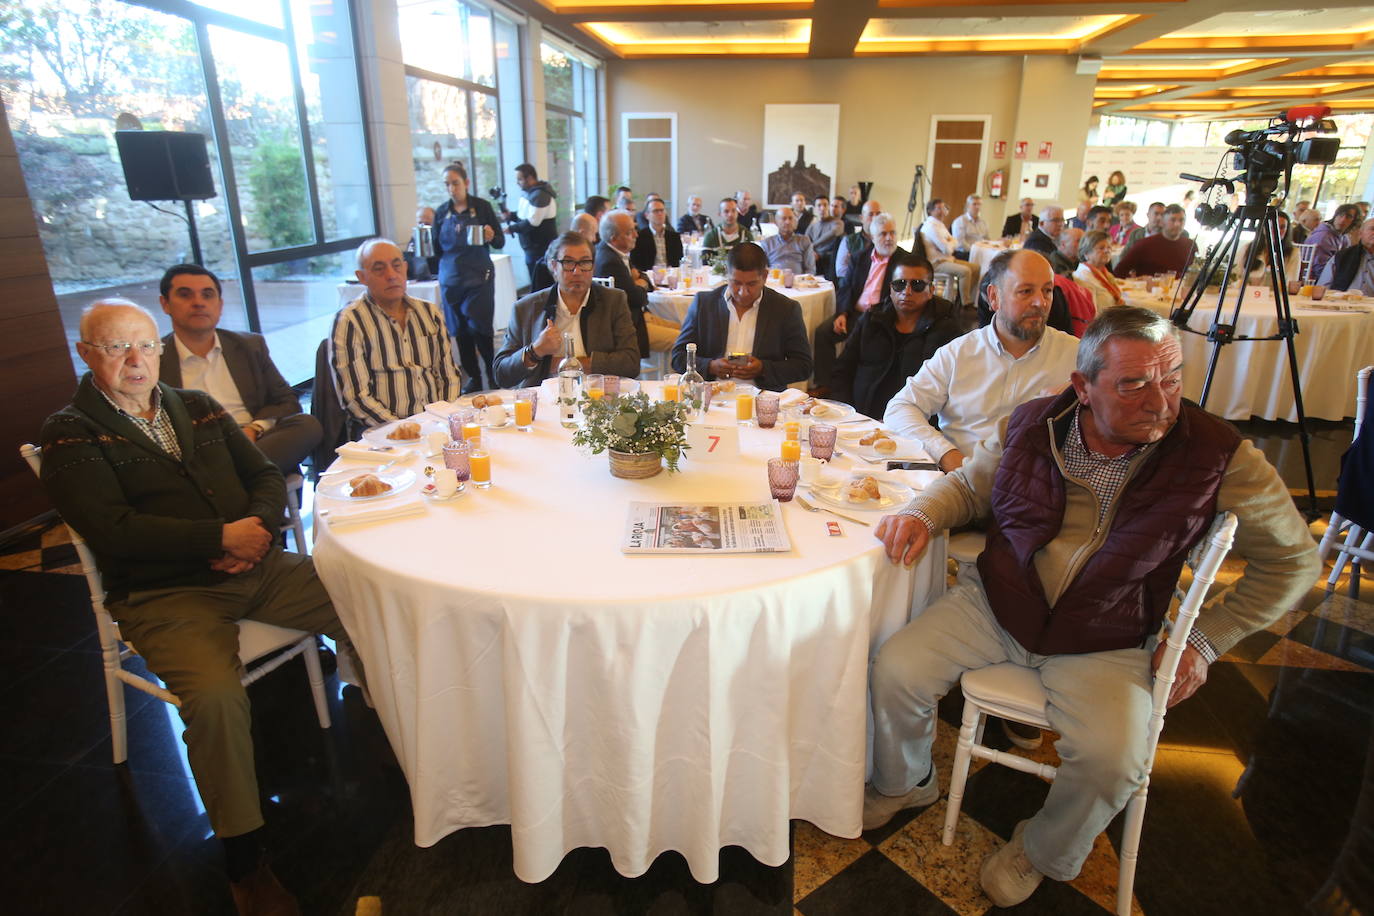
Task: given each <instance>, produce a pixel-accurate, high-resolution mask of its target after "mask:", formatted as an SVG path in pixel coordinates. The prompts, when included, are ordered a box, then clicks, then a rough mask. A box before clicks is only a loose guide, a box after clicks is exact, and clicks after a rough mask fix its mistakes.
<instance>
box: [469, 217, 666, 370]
mask: <svg viewBox="0 0 1374 916" xmlns="http://www.w3.org/2000/svg"><path fill="white" fill-rule="evenodd" d="M548 265H549V270H551V271H552V272H553V276H554V281H555V283H554V285H553V286H552V287H550V288H549V289H544V290H540V291H538V292H535V293H530V294H529V295H528V296H526V297H524V298H523V299H521V300H520V301H519V302H517V303H515V306H514V308H513V309H512V310H511V320H510V322H509V324H508V325H507V326H506V342H505V343H504V344H502V345H501V350H500V352H498V353H497V354H496V360H495V366H496V383H497V384H498V385H500V386H501V387H502V388H516V387H521V388H529V387H533V386H535V385H538V384H539V383H540V382H542V381H543V380H544V379H546V378H548V377H549V376H551V375H553V374H554V367H555V366H557V364H558V360H560V359H561V358H562V351H563V335H564V334H571V335H572V337H573V355H574V356H576V357H577V358H578V359H580V360H581V361H582V368H583V369H584V370H586V371H587V372H597V373H602V374H606V375H619V376H623V377H626V378H634V377H636V376H637V375H639V343H638V342H637V341H636V339H635V326H634V322H633V321H632V320H631V319H630V306H629V303H628V302H627V301H626V299H625V294H624V293H623V292H621V291H620V290H618V289H607V288H606V287H604V286H601V285H599V284H596V283H593V282H592V269H593V268H594V267H595V266H596V259H595V258H594V257H593V256H592V248H591V246H590V245H588V244H587V240H586V239H585V238H583V237H582V236H581V235H579V234H578V233H576V232H565V233H563V234H562V235H560V236H559V237H558V238H556V239H554V240H553V243H552V244H551V245H550V246H549V252H548Z"/></svg>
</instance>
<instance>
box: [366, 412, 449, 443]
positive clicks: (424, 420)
mask: <svg viewBox="0 0 1374 916" xmlns="http://www.w3.org/2000/svg"><path fill="white" fill-rule="evenodd" d="M402 423H419V424H420V438H418V439H388V438H387V437H386V436H387V433H389V432H391V431H392V430H393V429H395V428H396V427H397V426H399V425H400V424H402ZM439 430H443V431H444V432H447V431H448V425H447V424H446V423H444V422H442V421H440V420H436V419H434V418H433V417H432V416H429V415H424V416H421V417H420V418H419V419H415V420H397V421H395V422H394V423H387V424H385V425H383V426H378V427H377V428H376V429H369V430H367V431H366V432H364V433H363V439H364V440H365V441H367V442H368V443H370V444H372V445H391V446H395V447H396V448H410V447H412V446H416V445H424V444H425V437H426V436H428V435H429V434H430V433H433V432H438V431H439Z"/></svg>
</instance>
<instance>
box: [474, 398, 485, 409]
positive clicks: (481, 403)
mask: <svg viewBox="0 0 1374 916" xmlns="http://www.w3.org/2000/svg"><path fill="white" fill-rule="evenodd" d="M472 406H473V407H474V408H475V409H477V410H481V409H482V408H483V407H486V406H487V396H486V395H485V394H474V395H473V396H472Z"/></svg>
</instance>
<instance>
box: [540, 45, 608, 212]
mask: <svg viewBox="0 0 1374 916" xmlns="http://www.w3.org/2000/svg"><path fill="white" fill-rule="evenodd" d="M539 50H540V63H541V64H542V66H543V70H544V107H545V122H544V126H545V130H546V131H547V133H548V141H549V142H548V150H549V158H548V163H547V164H546V167H545V171H546V172H547V173H548V176H547V177H548V180H549V183H550V184H552V185H553V186H554V189H555V190H556V191H557V192H558V222H559V225H562V226H566V225H568V222H569V220H570V219H571V217H572V214H573V213H575V212H576V211H577V209H578V204H579V203H580V202H582V201H585V200H586V199H587V198H588V197H589V196H590V195H592V194H600V193H602V190H598V187H599V185H600V182H601V176H600V170H599V168H598V164H599V162H600V157H599V156H598V154H597V133H596V123H597V118H598V115H599V112H598V106H597V92H596V75H597V71H596V67H595V66H593V64H592V62H591V61H590V60H587V59H584V58H582V57H581V56H579V55H578V54H576V53H575V52H573V51H571V50H569V49H567V48H564V47H562V46H561V45H558V44H555V43H553V42H549V41H545V42H543V44H542V45H541V46H540V49H539Z"/></svg>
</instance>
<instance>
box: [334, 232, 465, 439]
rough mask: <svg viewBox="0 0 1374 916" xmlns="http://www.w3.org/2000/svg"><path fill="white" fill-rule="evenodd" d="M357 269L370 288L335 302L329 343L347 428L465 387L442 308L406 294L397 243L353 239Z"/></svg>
mask: <svg viewBox="0 0 1374 916" xmlns="http://www.w3.org/2000/svg"><path fill="white" fill-rule="evenodd" d="M357 275H358V279H359V280H360V281H361V282H362V283H363V285H364V286H366V287H367V295H365V296H363V297H362V298H361V299H358V300H356V301H355V302H352V303H350V304H348V305H347V306H345V307H344V308H342V309H340V310H339V314H338V315H336V316H335V318H334V331H333V333H332V334H331V335H330V343H329V358H330V363H331V365H332V366H333V368H334V380H335V383H336V385H337V386H338V391H339V399H340V400H341V401H342V402H343V406H344V409H345V410H346V411H348V421H349V422H348V426H349V434H350V436H356V435H358V434H360V433H361V432H362V430H365V429H370V428H372V427H376V426H381V425H382V424H384V423H390V422H392V421H393V420H400V419H403V418H405V417H408V416H411V415H412V414H417V413H419V412H420V411H422V410H424V409H425V405H426V404H428V403H430V402H432V401H448V400H452V399H454V398H456V397H458V396H459V394H460V393H461V392H462V379H461V377H460V376H459V374H458V368H457V366H455V365H454V363H453V353H452V351H451V350H450V348H449V338H448V335H447V334H446V333H445V331H444V319H443V316H441V315H440V314H439V310H438V309H437V308H436V307H435V305H434V303H432V302H425V301H423V300H420V299H412V298H410V297H409V296H407V295H406V266H405V258H404V257H402V255H401V250H400V249H399V248H397V247H396V246H395V245H393V244H392V243H391V242H389V241H387V240H386V239H368V240H367V241H366V242H363V243H362V245H360V246H358V271H357Z"/></svg>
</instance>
